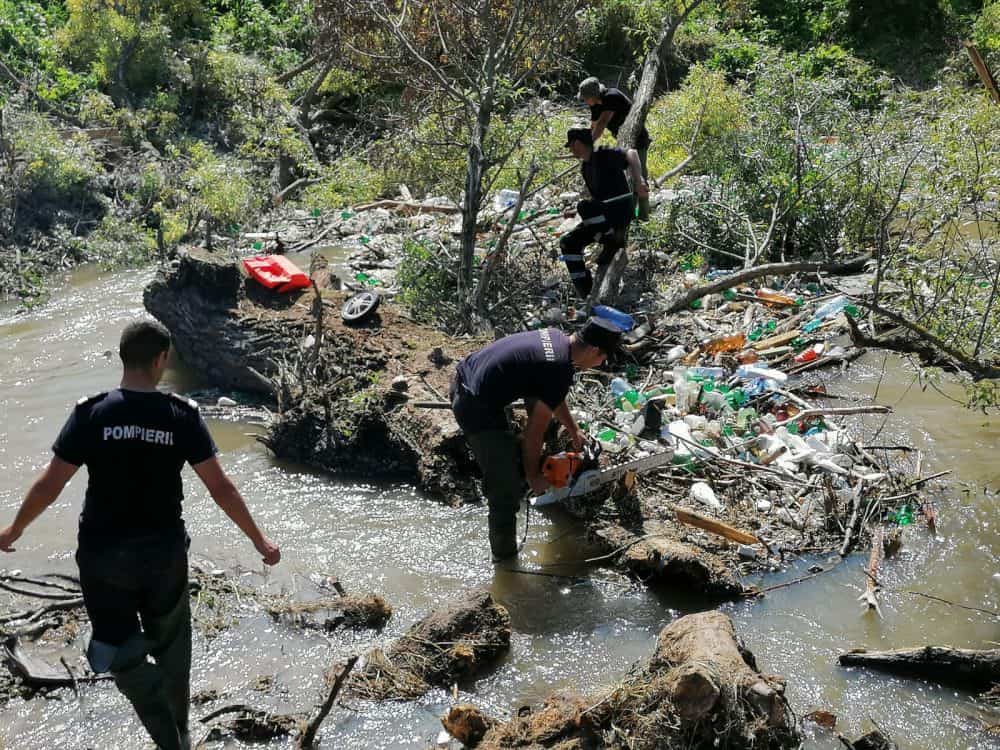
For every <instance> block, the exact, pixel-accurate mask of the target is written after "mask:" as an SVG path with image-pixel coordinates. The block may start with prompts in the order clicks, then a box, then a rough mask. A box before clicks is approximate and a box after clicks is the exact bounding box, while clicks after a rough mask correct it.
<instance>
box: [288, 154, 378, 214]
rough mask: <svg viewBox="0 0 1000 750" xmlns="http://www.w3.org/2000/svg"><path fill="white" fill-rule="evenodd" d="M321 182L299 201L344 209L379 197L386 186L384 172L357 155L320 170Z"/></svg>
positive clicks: (327, 207) (307, 190) (319, 206)
mask: <svg viewBox="0 0 1000 750" xmlns="http://www.w3.org/2000/svg"><path fill="white" fill-rule="evenodd" d="M320 179H321V180H322V181H321V182H319V183H317V184H315V185H311V186H310V187H308V188H306V190H305V191H303V193H302V196H301V198H300V199H299V203H301V204H302V205H303V206H307V207H309V208H324V209H340V208H345V207H347V206H356V205H358V204H360V203H368V202H370V201H373V200H375V199H376V198H378V197H379V196H380V195H382V194H383V191H384V190H385V188H386V183H385V180H384V178H383V174H382V172H381V171H380V170H378V169H376V168H375V167H374V166H372V165H371V164H369V163H368V162H366V161H364V160H363V159H360V158H358V157H356V156H343V157H341V158H340V159H337V160H336V161H334V162H333V163H332V164H330V165H329V166H328V167H324V168H323V169H322V171H321V173H320Z"/></svg>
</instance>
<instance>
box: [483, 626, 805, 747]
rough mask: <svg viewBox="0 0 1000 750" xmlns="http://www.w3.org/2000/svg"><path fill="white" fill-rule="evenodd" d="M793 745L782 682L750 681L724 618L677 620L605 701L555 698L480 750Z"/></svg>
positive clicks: (752, 668) (747, 660) (753, 672)
mask: <svg viewBox="0 0 1000 750" xmlns="http://www.w3.org/2000/svg"><path fill="white" fill-rule="evenodd" d="M798 744H799V737H798V733H797V729H796V726H795V722H794V719H793V717H792V716H791V712H790V710H789V709H788V706H787V703H786V702H785V699H784V682H783V680H782V679H781V678H780V677H776V676H772V675H762V674H760V673H759V672H758V671H757V667H756V664H755V662H754V657H753V655H752V654H751V653H750V652H749V651H747V650H746V649H745V648H743V646H742V645H741V644H740V643H739V641H738V640H737V639H736V633H735V631H734V629H733V624H732V621H731V620H730V619H729V617H728V616H727V615H725V614H723V613H721V612H702V613H699V614H694V615H688V616H686V617H682V618H680V619H679V620H677V621H676V622H674V623H673V624H671V625H670V626H668V627H666V628H664V629H663V631H662V632H661V633H660V636H659V639H658V642H657V646H656V652H655V653H654V654H653V656H652V658H651V659H650V660H649V662H648V663H647V664H646V665H645V666H643V667H642V668H640V669H638V670H637V671H635V672H633V673H631V674H630V675H629V676H628V677H626V678H625V679H624V680H623V681H622V682H621V683H619V684H618V685H616V686H614V687H613V688H612V689H611V690H610V691H609V692H608V693H607V694H605V695H602V696H596V697H589V698H584V697H581V696H578V695H568V694H561V695H554V696H552V697H550V698H549V699H548V700H547V701H546V702H545V704H544V705H543V706H542V708H541V709H540V710H538V711H536V712H532V713H529V714H527V715H525V716H521V717H518V718H516V719H513V720H512V721H510V722H509V723H506V724H501V725H498V726H496V727H494V728H492V729H490V730H489V731H488V732H487V733H486V735H485V737H484V738H483V740H482V741H481V742H480V743H479V744H478V745H477V747H478V748H480V750H511V749H513V748H533V749H534V748H559V750H585V748H597V747H601V748H621V749H624V748H629V749H630V750H654V749H663V750H674V748H677V749H678V750H679V749H680V748H691V747H726V748H730V749H731V750H737V749H742V748H747V749H749V748H753V749H754V750H761V749H763V748H772V749H775V750H776V749H778V748H791V747H797V746H798Z"/></svg>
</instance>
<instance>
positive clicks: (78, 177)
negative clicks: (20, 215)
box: [8, 110, 102, 205]
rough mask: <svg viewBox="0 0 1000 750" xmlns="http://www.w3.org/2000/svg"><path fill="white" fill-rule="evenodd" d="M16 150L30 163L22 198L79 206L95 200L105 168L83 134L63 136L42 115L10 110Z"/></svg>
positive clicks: (11, 131) (28, 201)
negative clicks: (98, 179) (97, 187)
mask: <svg viewBox="0 0 1000 750" xmlns="http://www.w3.org/2000/svg"><path fill="white" fill-rule="evenodd" d="M8 127H9V132H10V134H11V137H12V141H13V145H14V150H15V153H16V154H18V156H19V158H21V159H23V160H24V162H25V163H26V164H27V167H26V169H25V172H24V182H23V189H24V191H25V194H24V195H22V197H21V200H22V202H25V203H41V202H46V201H49V202H53V203H59V204H68V205H78V204H79V203H80V202H81V201H92V200H93V196H92V192H93V190H94V187H95V185H94V183H95V180H96V178H97V176H98V175H99V174H100V173H101V171H102V170H101V168H100V165H99V163H98V162H97V159H96V157H95V154H94V151H93V148H91V146H90V143H89V142H88V141H87V140H86V139H85V138H83V137H80V136H70V137H63V136H62V135H60V134H59V132H58V131H57V130H56V128H55V127H54V126H53V125H52V124H51V123H50V122H49V121H48V120H47V119H45V118H44V117H42V116H41V115H38V114H35V113H31V112H24V111H14V110H11V111H10V119H9V123H8Z"/></svg>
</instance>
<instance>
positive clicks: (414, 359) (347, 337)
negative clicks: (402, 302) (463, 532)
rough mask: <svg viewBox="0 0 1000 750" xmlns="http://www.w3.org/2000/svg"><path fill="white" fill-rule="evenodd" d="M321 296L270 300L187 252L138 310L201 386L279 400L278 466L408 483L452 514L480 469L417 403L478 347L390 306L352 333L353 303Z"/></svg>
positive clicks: (218, 260)
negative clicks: (347, 317) (157, 325)
mask: <svg viewBox="0 0 1000 750" xmlns="http://www.w3.org/2000/svg"><path fill="white" fill-rule="evenodd" d="M319 294H320V300H319V303H317V299H316V294H315V293H314V292H313V291H312V290H305V291H300V292H292V293H289V294H283V295H277V294H272V293H270V292H267V291H266V290H264V289H263V288H262V287H260V286H258V285H257V284H256V283H255V282H252V281H248V280H247V279H246V278H245V276H244V275H243V273H242V272H241V271H240V268H239V266H238V265H237V264H236V263H235V262H234V261H233V260H232V258H230V257H222V256H215V255H212V254H209V253H205V252H203V251H200V250H191V251H189V252H185V253H183V254H181V256H180V257H179V258H178V260H176V261H175V262H174V263H173V264H172V265H171V266H169V267H167V268H165V269H164V270H163V271H161V273H160V274H159V275H158V276H157V278H156V279H155V280H154V281H153V282H152V283H151V284H150V285H149V287H148V288H147V289H146V291H145V294H144V298H143V301H144V304H145V306H146V309H147V310H149V312H150V313H152V314H153V315H154V316H155V317H156V318H158V319H159V320H161V321H162V322H163V323H164V324H165V325H166V326H167V327H168V328H169V329H170V331H171V333H172V334H173V337H174V343H175V347H176V350H177V352H178V353H179V354H180V356H181V357H182V358H183V359H184V361H185V362H186V363H188V364H189V365H191V366H192V367H193V368H194V369H195V370H196V371H197V372H198V373H199V374H200V376H201V377H203V378H204V379H205V380H207V381H209V382H210V383H211V384H212V385H215V386H218V387H221V388H224V389H230V390H235V391H247V392H250V393H253V394H260V395H264V396H267V397H270V398H272V399H274V400H275V402H276V403H277V414H276V416H275V418H274V419H273V420H272V423H271V425H270V427H269V430H268V435H267V437H265V438H263V440H264V442H265V443H266V445H267V446H268V447H269V448H271V449H272V450H273V451H274V452H275V454H277V455H278V456H280V457H282V458H287V459H290V460H293V461H297V462H301V463H304V464H307V465H310V466H314V467H317V468H320V469H323V470H324V471H328V472H331V473H334V474H337V475H341V476H345V477H358V478H364V479H369V480H371V479H388V480H404V481H412V482H415V483H416V484H417V485H418V486H419V487H420V488H421V489H422V490H424V491H425V492H428V493H430V494H432V495H435V496H438V497H442V498H444V499H445V500H447V501H449V502H453V503H460V502H462V501H463V500H466V499H468V498H469V497H472V496H474V495H473V494H472V493H473V487H472V483H471V480H470V477H471V474H472V471H473V464H472V461H471V458H470V456H469V455H468V453H467V449H466V447H465V441H464V439H463V438H462V436H461V434H460V432H459V430H458V426H457V425H456V424H455V421H454V419H453V418H452V416H451V412H450V411H449V410H447V409H425V408H418V407H415V406H413V405H412V404H411V403H410V402H411V401H413V400H428V401H440V400H441V399H442V398H445V397H446V396H447V392H448V382H449V378H450V376H451V370H452V368H451V366H450V365H451V364H452V363H453V362H454V361H456V360H457V359H460V358H461V357H462V356H464V355H465V354H466V353H467V352H468V351H470V350H471V349H473V348H475V345H474V344H473V343H472V342H466V341H456V340H451V339H448V338H447V337H446V336H444V335H443V334H441V333H439V332H437V331H435V330H433V329H431V328H428V327H426V326H422V325H420V324H417V323H414V322H413V321H411V320H410V319H409V318H407V317H406V316H405V314H404V313H402V311H400V310H398V309H396V308H394V306H393V305H391V304H383V305H381V306H380V307H379V309H378V310H377V311H376V312H375V313H373V314H372V315H371V316H370V317H368V318H367V319H365V321H364V322H362V323H359V324H354V325H347V324H345V323H344V322H343V321H342V320H341V317H340V308H341V305H342V304H343V302H344V300H345V299H346V297H347V293H345V292H340V291H337V290H333V289H320V290H319ZM317 313H318V314H317Z"/></svg>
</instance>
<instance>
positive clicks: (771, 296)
mask: <svg viewBox="0 0 1000 750" xmlns="http://www.w3.org/2000/svg"><path fill="white" fill-rule="evenodd" d="M757 299H759V300H762V301H763V302H766V303H767V304H769V305H779V306H785V307H787V306H789V305H794V304H795V298H794V297H789V296H788V295H787V294H782V293H781V292H776V291H775V290H773V289H768V288H766V287H761V288H760V289H758V290H757Z"/></svg>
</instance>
